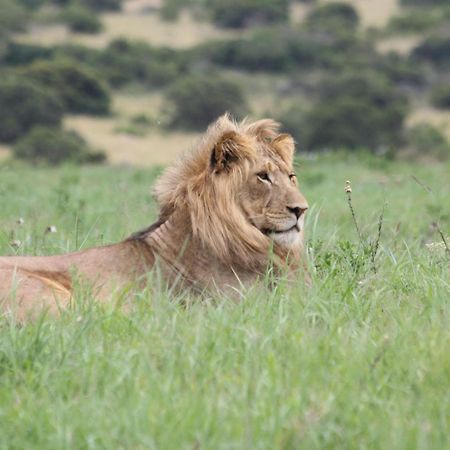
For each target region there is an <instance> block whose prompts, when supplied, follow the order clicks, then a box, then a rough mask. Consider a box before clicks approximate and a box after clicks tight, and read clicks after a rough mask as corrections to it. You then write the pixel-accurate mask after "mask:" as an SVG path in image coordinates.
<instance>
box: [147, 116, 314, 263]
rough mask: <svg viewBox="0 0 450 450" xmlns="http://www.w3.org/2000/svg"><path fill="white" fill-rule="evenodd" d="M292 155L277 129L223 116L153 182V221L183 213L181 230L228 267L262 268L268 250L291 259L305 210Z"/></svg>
mask: <svg viewBox="0 0 450 450" xmlns="http://www.w3.org/2000/svg"><path fill="white" fill-rule="evenodd" d="M293 155H294V141H293V139H292V137H291V136H290V135H288V134H280V133H279V124H278V123H276V122H274V121H272V120H269V119H265V120H260V121H257V122H254V123H248V122H246V121H243V122H241V123H236V122H234V121H232V120H231V119H230V117H229V116H228V115H225V116H223V117H221V118H219V119H218V120H217V121H216V122H215V123H213V124H212V125H211V126H210V127H209V128H208V130H207V132H206V133H205V135H204V136H203V138H202V140H201V142H200V144H199V145H198V147H197V149H195V150H194V151H193V152H190V153H188V154H186V156H185V157H184V158H182V159H180V161H179V162H178V163H177V164H175V165H174V166H172V167H170V168H168V169H167V170H166V172H165V173H164V174H163V176H162V177H161V178H160V179H159V181H158V182H157V184H156V187H155V195H156V199H157V201H158V203H159V206H160V208H161V213H160V216H161V217H160V218H161V219H162V220H165V219H167V218H169V217H170V216H171V215H172V214H174V213H179V214H184V217H185V218H186V221H188V222H189V223H186V224H185V225H186V228H188V227H189V228H190V229H191V230H192V233H193V235H194V236H196V237H197V238H199V239H200V240H201V241H202V242H203V243H204V244H205V245H207V246H208V247H209V248H210V250H211V251H212V252H213V253H214V254H215V255H216V256H217V257H219V258H220V259H221V260H223V261H224V262H226V263H228V264H232V265H240V266H243V267H249V268H254V267H261V264H264V263H267V256H268V252H269V251H270V249H271V248H272V247H273V250H274V252H275V254H277V255H278V256H281V257H285V256H287V254H288V253H293V254H295V253H298V252H299V251H300V250H301V247H302V241H303V225H304V215H305V211H306V210H307V208H308V204H307V202H306V200H305V198H304V197H303V195H302V194H301V193H300V191H299V190H298V186H297V179H296V176H295V173H294V171H293V166H292V164H293Z"/></svg>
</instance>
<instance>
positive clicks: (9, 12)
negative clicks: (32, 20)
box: [0, 0, 28, 38]
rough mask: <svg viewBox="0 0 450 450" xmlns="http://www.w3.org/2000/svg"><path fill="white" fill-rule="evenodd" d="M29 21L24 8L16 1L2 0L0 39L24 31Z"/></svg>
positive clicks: (0, 7) (0, 8)
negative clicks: (11, 33)
mask: <svg viewBox="0 0 450 450" xmlns="http://www.w3.org/2000/svg"><path fill="white" fill-rule="evenodd" d="M27 21H28V14H27V12H26V9H25V8H24V6H23V5H22V4H21V3H20V2H17V1H15V0H0V38H1V37H4V36H6V35H8V34H9V33H10V32H12V31H22V30H24V29H25V27H26V25H27Z"/></svg>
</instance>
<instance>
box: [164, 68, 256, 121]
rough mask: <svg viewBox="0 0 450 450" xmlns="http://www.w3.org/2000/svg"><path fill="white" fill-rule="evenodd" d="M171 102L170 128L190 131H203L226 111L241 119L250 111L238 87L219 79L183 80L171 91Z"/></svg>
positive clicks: (206, 77) (204, 76) (197, 76)
mask: <svg viewBox="0 0 450 450" xmlns="http://www.w3.org/2000/svg"><path fill="white" fill-rule="evenodd" d="M168 99H169V101H170V102H171V103H172V105H173V113H172V115H171V126H173V127H180V128H186V129H191V130H203V129H204V127H205V126H207V125H208V124H209V123H211V122H212V121H213V120H214V119H216V118H217V117H218V116H220V115H222V114H223V113H225V112H227V111H229V112H231V113H233V114H234V115H237V116H240V115H242V114H243V113H245V111H246V110H247V106H246V103H245V100H244V96H243V93H242V91H241V89H240V87H239V85H238V84H236V83H234V82H231V81H228V80H225V79H223V78H222V77H220V76H217V75H215V76H214V75H195V76H190V77H187V78H183V79H181V80H180V81H178V82H176V83H175V84H174V85H173V86H172V87H171V89H170V90H169V92H168Z"/></svg>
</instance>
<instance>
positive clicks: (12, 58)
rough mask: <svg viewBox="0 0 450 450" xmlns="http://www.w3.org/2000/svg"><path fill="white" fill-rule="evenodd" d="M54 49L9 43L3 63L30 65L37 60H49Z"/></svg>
mask: <svg viewBox="0 0 450 450" xmlns="http://www.w3.org/2000/svg"><path fill="white" fill-rule="evenodd" d="M52 55H53V49H51V48H48V47H42V46H40V45H33V44H22V43H18V42H8V44H7V47H6V51H5V55H4V56H3V62H4V63H5V64H9V65H12V66H16V65H23V64H29V63H31V62H33V61H34V60H36V59H49V58H50V57H51V56H52Z"/></svg>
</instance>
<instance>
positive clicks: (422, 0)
mask: <svg viewBox="0 0 450 450" xmlns="http://www.w3.org/2000/svg"><path fill="white" fill-rule="evenodd" d="M400 3H401V4H402V5H405V6H435V5H448V0H400Z"/></svg>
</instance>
